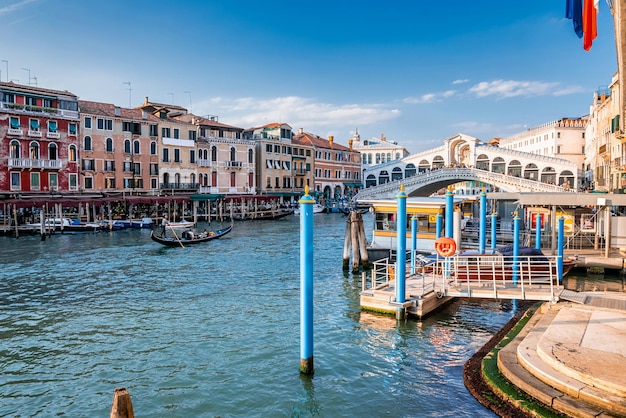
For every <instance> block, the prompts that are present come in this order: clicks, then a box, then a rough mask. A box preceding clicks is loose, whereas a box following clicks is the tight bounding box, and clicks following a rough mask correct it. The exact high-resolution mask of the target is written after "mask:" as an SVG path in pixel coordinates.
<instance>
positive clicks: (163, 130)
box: [161, 128, 170, 138]
mask: <svg viewBox="0 0 626 418" xmlns="http://www.w3.org/2000/svg"><path fill="white" fill-rule="evenodd" d="M161 136H162V137H163V138H169V137H170V128H161Z"/></svg>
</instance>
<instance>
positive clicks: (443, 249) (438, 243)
mask: <svg viewBox="0 0 626 418" xmlns="http://www.w3.org/2000/svg"><path fill="white" fill-rule="evenodd" d="M435 251H437V254H439V255H440V256H441V257H450V256H451V255H453V254H454V253H455V252H456V241H454V240H453V239H452V238H448V237H440V238H437V240H435Z"/></svg>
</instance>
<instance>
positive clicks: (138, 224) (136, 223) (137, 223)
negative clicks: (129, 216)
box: [130, 218, 152, 228]
mask: <svg viewBox="0 0 626 418" xmlns="http://www.w3.org/2000/svg"><path fill="white" fill-rule="evenodd" d="M130 226H131V227H132V228H152V218H141V219H134V220H133V221H132V222H131V223H130Z"/></svg>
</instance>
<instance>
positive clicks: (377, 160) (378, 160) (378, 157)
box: [376, 153, 380, 164]
mask: <svg viewBox="0 0 626 418" xmlns="http://www.w3.org/2000/svg"><path fill="white" fill-rule="evenodd" d="M376 164H380V154H379V153H376Z"/></svg>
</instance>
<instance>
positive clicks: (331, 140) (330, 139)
mask: <svg viewBox="0 0 626 418" xmlns="http://www.w3.org/2000/svg"><path fill="white" fill-rule="evenodd" d="M334 139H335V137H334V136H332V135H328V143H329V144H330V146H331V147H332V146H333V140H334Z"/></svg>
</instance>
